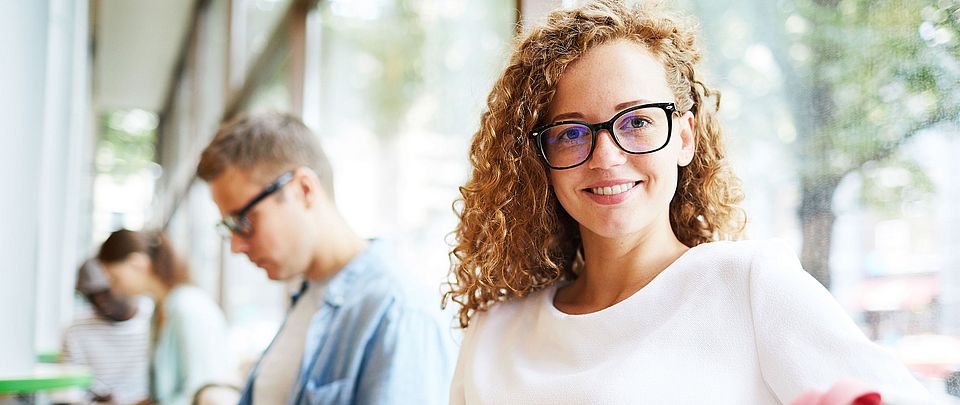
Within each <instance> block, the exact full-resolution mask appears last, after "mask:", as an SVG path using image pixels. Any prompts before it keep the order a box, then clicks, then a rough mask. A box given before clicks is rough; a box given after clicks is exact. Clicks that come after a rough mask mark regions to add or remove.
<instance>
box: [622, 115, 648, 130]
mask: <svg viewBox="0 0 960 405" xmlns="http://www.w3.org/2000/svg"><path fill="white" fill-rule="evenodd" d="M627 125H628V126H629V127H630V128H643V127H645V126H647V125H650V121H647V120H646V119H645V118H643V117H633V118H630V119H629V120H627Z"/></svg>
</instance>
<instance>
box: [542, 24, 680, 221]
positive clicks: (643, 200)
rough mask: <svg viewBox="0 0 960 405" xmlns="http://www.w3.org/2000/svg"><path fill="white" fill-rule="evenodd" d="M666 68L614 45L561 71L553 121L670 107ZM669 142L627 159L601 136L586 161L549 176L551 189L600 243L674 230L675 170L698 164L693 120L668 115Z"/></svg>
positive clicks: (638, 48) (634, 46) (639, 51)
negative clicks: (667, 104) (692, 162)
mask: <svg viewBox="0 0 960 405" xmlns="http://www.w3.org/2000/svg"><path fill="white" fill-rule="evenodd" d="M673 101H674V96H673V93H672V92H671V91H670V87H669V86H668V84H667V81H666V75H665V73H664V69H663V65H662V64H661V63H660V62H659V61H658V60H657V59H656V58H655V57H654V56H653V55H652V54H651V53H650V52H649V51H648V50H647V49H646V48H645V47H644V46H643V45H640V44H638V43H635V42H631V41H627V40H617V41H613V42H609V43H606V44H603V45H599V46H597V47H595V48H593V49H591V50H589V51H587V52H586V53H585V54H584V55H583V56H582V57H580V59H578V60H576V61H575V62H573V63H571V64H570V65H569V66H567V68H566V70H564V72H563V74H562V75H561V76H560V80H559V81H558V83H557V91H556V94H555V95H554V98H553V100H552V102H551V104H550V109H549V113H548V114H549V115H548V116H549V117H550V121H549V122H557V121H561V120H577V121H585V122H588V123H598V122H604V121H607V120H609V119H610V118H611V117H613V116H614V115H616V114H617V113H618V112H620V111H622V110H624V109H627V108H630V107H633V106H636V105H640V104H647V103H664V102H673ZM663 119H664V120H672V133H671V134H670V140H669V143H668V144H667V145H666V147H664V148H663V149H661V150H658V151H656V152H653V153H648V154H639V155H637V154H629V153H627V152H625V151H623V150H622V149H620V148H619V147H618V146H617V144H616V143H615V142H614V140H613V138H612V135H611V134H610V133H609V132H608V131H606V130H601V131H600V132H599V133H598V134H596V138H595V141H594V142H596V145H595V147H594V151H593V154H592V156H591V157H590V159H589V160H587V161H586V162H585V163H584V164H582V165H580V166H577V167H574V168H571V169H565V170H552V169H551V170H550V183H551V186H552V187H553V189H554V192H555V193H556V195H557V199H558V200H559V201H560V204H561V205H562V206H563V208H564V209H565V210H566V211H567V212H568V213H569V214H570V215H571V216H572V217H573V218H574V219H575V220H576V221H577V222H578V223H579V224H580V228H581V232H591V233H594V234H597V235H599V236H602V237H607V238H616V237H618V236H622V235H628V234H638V233H647V232H650V231H653V230H657V231H658V232H659V231H663V228H662V227H666V230H667V231H669V230H670V222H669V209H670V201H671V200H672V199H673V195H674V192H675V191H676V189H677V174H678V167H679V166H685V165H687V164H689V163H690V160H691V159H692V158H693V151H694V141H693V125H694V124H693V115H692V114H691V113H689V112H687V113H684V114H666V115H665V116H664V118H663Z"/></svg>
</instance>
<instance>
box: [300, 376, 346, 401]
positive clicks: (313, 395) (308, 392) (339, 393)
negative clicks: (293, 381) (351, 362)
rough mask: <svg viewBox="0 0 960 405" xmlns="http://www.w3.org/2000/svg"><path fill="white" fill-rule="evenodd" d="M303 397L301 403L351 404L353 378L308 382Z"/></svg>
mask: <svg viewBox="0 0 960 405" xmlns="http://www.w3.org/2000/svg"><path fill="white" fill-rule="evenodd" d="M302 399H303V400H302V401H301V402H300V403H301V404H343V405H348V404H351V403H352V402H353V380H351V379H348V378H344V379H341V380H337V381H334V382H331V383H326V384H323V385H317V384H316V383H314V382H312V381H311V382H307V386H306V387H304V392H303V398H302Z"/></svg>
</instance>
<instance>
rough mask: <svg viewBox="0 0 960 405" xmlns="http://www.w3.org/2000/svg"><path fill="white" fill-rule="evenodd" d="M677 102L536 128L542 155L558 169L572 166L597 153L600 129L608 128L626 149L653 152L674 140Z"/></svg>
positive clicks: (532, 134)
mask: <svg viewBox="0 0 960 405" xmlns="http://www.w3.org/2000/svg"><path fill="white" fill-rule="evenodd" d="M675 112H677V106H676V105H675V104H674V103H649V104H641V105H637V106H633V107H630V108H627V109H625V110H623V111H620V112H618V113H617V114H616V115H614V116H613V118H611V119H610V120H609V121H606V122H600V123H596V124H590V123H587V122H583V121H559V122H554V123H551V124H548V125H544V126H542V127H538V128H536V129H534V130H533V133H531V134H530V136H532V137H534V138H536V141H537V147H538V149H539V151H540V157H542V158H543V160H544V162H546V163H547V166H550V168H551V169H554V170H563V169H571V168H574V167H577V166H580V165H582V164H584V163H585V162H586V161H588V160H590V157H591V156H593V150H594V149H595V148H596V145H597V142H596V140H597V136H598V134H599V133H600V130H602V129H606V130H607V132H609V133H610V135H612V138H613V142H614V143H616V144H617V147H619V148H620V149H621V150H623V151H624V152H627V153H630V154H634V155H639V154H644V153H653V152H656V151H658V150H660V149H663V148H664V147H665V146H667V144H668V143H670V133H671V132H673V119H672V118H673V113H675Z"/></svg>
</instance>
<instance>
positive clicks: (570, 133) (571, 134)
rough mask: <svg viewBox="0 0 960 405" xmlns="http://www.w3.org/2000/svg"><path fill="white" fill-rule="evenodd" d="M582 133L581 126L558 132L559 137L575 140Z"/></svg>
mask: <svg viewBox="0 0 960 405" xmlns="http://www.w3.org/2000/svg"><path fill="white" fill-rule="evenodd" d="M583 134H584V130H583V128H570V129H568V130H565V131H563V132H562V133H560V139H565V140H571V141H575V140H577V139H580V138H581V137H582V136H583Z"/></svg>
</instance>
